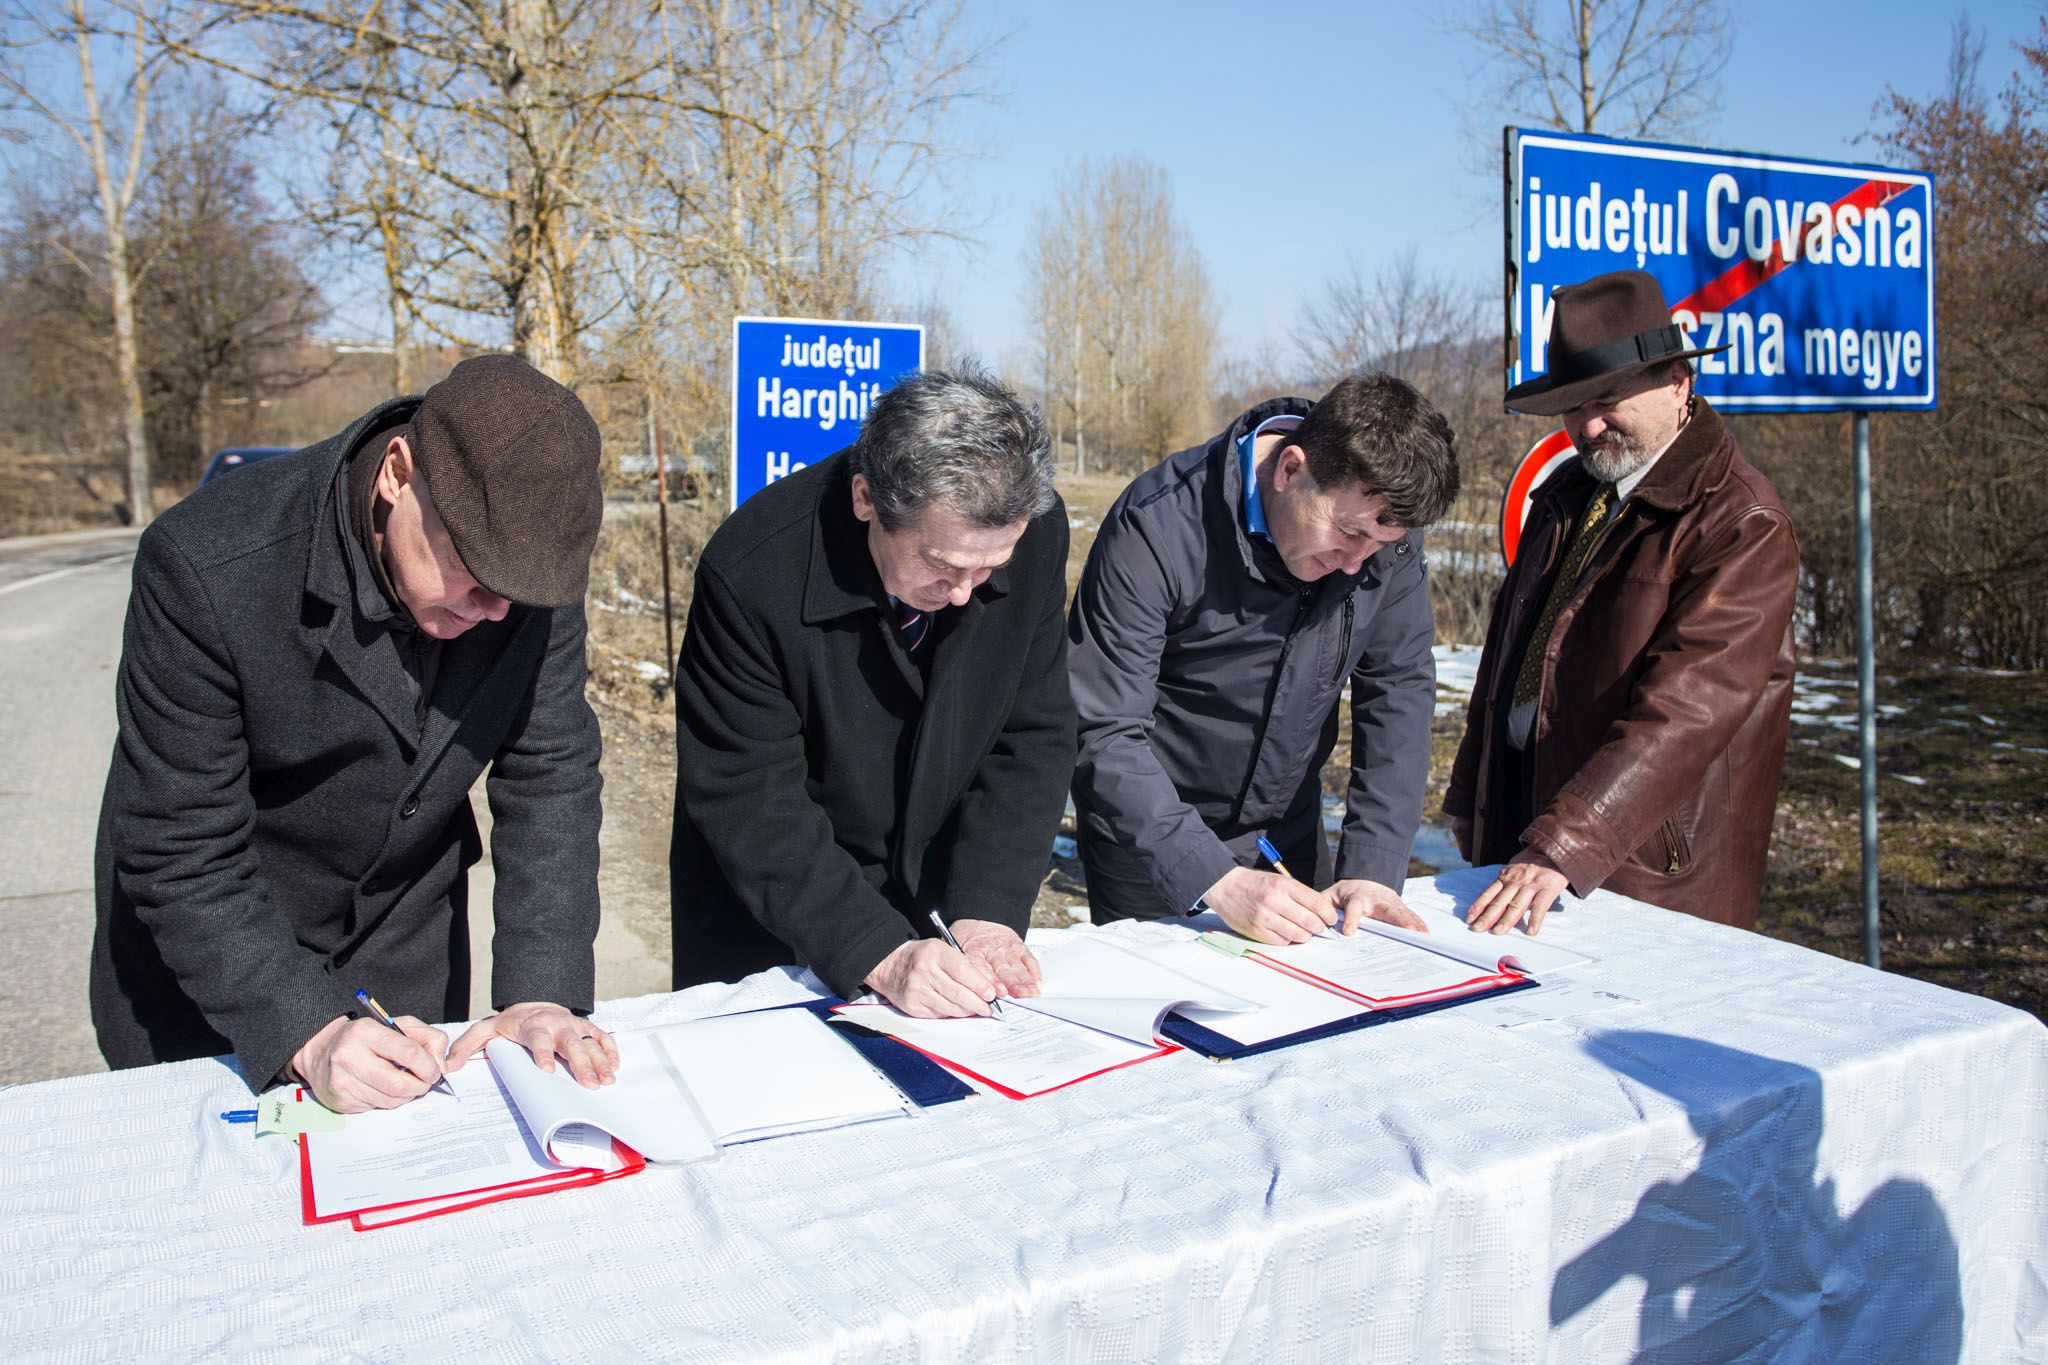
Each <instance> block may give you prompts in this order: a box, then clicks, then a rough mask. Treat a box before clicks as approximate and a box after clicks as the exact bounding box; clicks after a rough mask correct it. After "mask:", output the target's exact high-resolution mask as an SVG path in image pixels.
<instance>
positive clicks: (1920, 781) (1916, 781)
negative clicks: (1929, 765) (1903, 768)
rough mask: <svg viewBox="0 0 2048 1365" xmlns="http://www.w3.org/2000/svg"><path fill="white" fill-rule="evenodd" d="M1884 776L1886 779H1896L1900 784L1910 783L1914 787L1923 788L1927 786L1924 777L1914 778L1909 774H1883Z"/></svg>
mask: <svg viewBox="0 0 2048 1365" xmlns="http://www.w3.org/2000/svg"><path fill="white" fill-rule="evenodd" d="M1885 776H1887V777H1896V778H1898V779H1899V781H1901V782H1910V783H1912V784H1913V785H1914V786H1916V787H1924V786H1926V785H1927V779H1926V778H1924V777H1914V776H1913V775H1912V774H1911V773H1886V774H1885Z"/></svg>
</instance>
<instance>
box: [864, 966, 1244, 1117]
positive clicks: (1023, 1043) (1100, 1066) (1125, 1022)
mask: <svg viewBox="0 0 2048 1365" xmlns="http://www.w3.org/2000/svg"><path fill="white" fill-rule="evenodd" d="M1032 952H1033V953H1035V954H1036V955H1037V957H1038V965H1039V970H1040V972H1041V973H1042V974H1043V977H1044V982H1043V986H1042V989H1041V992H1040V994H1038V995H1036V996H1033V997H1031V998H1029V999H1005V1000H1004V1001H1003V1002H1002V1012H1001V1014H1000V1016H995V1017H989V1018H973V1019H913V1018H911V1017H909V1016H908V1015H905V1014H903V1013H901V1012H899V1011H898V1010H896V1009H895V1008H894V1007H893V1006H889V1005H866V1004H855V1005H842V1006H840V1007H838V1008H837V1009H836V1010H834V1011H833V1013H834V1014H835V1016H837V1017H838V1018H840V1019H843V1020H845V1021H847V1022H849V1023H854V1024H859V1025H861V1026H862V1027H864V1028H869V1029H873V1030H874V1031H875V1032H877V1033H886V1034H888V1035H889V1036H891V1037H893V1038H895V1039H897V1040H898V1041H899V1042H902V1043H904V1044H906V1045H907V1046H910V1047H913V1048H915V1049H917V1050H918V1051H919V1052H922V1053H924V1054H925V1055H926V1056H928V1057H930V1058H932V1059H933V1060H935V1061H938V1062H941V1063H944V1064H945V1065H946V1066H948V1067H951V1068H952V1069H953V1070H955V1071H957V1072H959V1073H960V1074H962V1075H964V1076H967V1077H969V1078H970V1079H973V1080H976V1081H979V1082H981V1083H982V1084H984V1085H986V1086H988V1087H989V1088H990V1089H992V1090H995V1091H996V1092H998V1093H1000V1094H1003V1095H1007V1096H1009V1097H1010V1098H1011V1099H1027V1098H1029V1097H1031V1096H1033V1095H1042V1094H1044V1093H1046V1092H1047V1091H1049V1090H1057V1089H1059V1088H1060V1087H1061V1086H1066V1085H1072V1084H1074V1083H1075V1082H1076V1081H1082V1080H1086V1079H1088V1078H1089V1077H1090V1076H1099V1075H1101V1074H1102V1073H1103V1072H1105V1071H1114V1070H1116V1069H1117V1068H1118V1067H1124V1066H1130V1065H1132V1064H1133V1063H1135V1062H1142V1061H1146V1060H1148V1059H1150V1058H1153V1057H1163V1056H1165V1055H1166V1054H1167V1053H1169V1052H1173V1051H1176V1050H1177V1048H1176V1047H1175V1046H1174V1045H1173V1044H1171V1043H1163V1042H1162V1041H1161V1040H1160V1037H1159V1029H1160V1026H1161V1021H1162V1020H1163V1019H1164V1018H1165V1016H1166V1015H1168V1014H1169V1013H1172V1012H1174V1011H1176V1010H1183V1009H1189V1008H1201V1009H1203V1010H1205V1011H1207V1012H1210V1013H1215V1014H1225V1015H1227V1014H1239V1013H1251V1012H1255V1011H1256V1010H1257V1009H1258V1008H1259V1005H1258V1002H1257V1001H1255V1000H1252V999H1250V998H1248V997H1246V996H1242V995H1238V994H1236V993H1235V992H1232V991H1230V990H1227V989H1224V988H1222V987H1219V986H1217V985H1216V984H1215V983H1214V982H1213V981H1203V980H1200V979H1197V978H1195V977H1192V976H1189V975H1187V974H1186V973H1184V972H1181V971H1179V970H1177V969H1176V968H1175V967H1173V966H1172V965H1170V964H1168V963H1164V962H1161V961H1160V960H1158V958H1157V957H1155V956H1154V955H1152V954H1150V953H1148V952H1143V951H1140V950H1138V949H1135V948H1132V947H1128V946H1125V945H1122V944H1118V943H1113V942H1111V941H1110V940H1108V939H1106V938H1101V937H1098V936H1096V935H1093V934H1087V933H1081V932H1074V933H1070V934H1066V935H1063V936H1061V937H1059V938H1055V939H1051V940H1049V941H1047V942H1044V943H1036V944H1033V945H1032Z"/></svg>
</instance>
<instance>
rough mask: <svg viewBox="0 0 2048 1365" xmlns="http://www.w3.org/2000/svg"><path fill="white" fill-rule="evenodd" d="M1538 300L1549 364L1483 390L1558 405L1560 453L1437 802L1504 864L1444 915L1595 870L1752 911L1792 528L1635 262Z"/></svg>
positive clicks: (1788, 686) (1518, 903) (1602, 881)
mask: <svg viewBox="0 0 2048 1365" xmlns="http://www.w3.org/2000/svg"><path fill="white" fill-rule="evenodd" d="M1554 302H1555V312H1554V314H1553V317H1552V323H1551V335H1550V353H1551V355H1552V356H1553V360H1552V363H1551V366H1550V368H1549V369H1548V370H1547V371H1546V372H1545V373H1543V374H1542V375H1539V376H1537V377H1536V378H1534V379H1531V380H1529V381H1528V382H1526V383H1523V384H1518V385H1516V386H1515V387H1514V388H1512V389H1509V390H1508V392H1507V395H1506V398H1505V399H1504V400H1503V401H1504V402H1505V404H1506V406H1507V407H1509V408H1511V409H1513V410H1515V411H1519V412H1528V413H1535V414H1539V415H1542V416H1549V417H1557V418H1560V419H1561V420H1562V421H1563V423H1564V427H1565V430H1566V431H1567V432H1568V433H1569V434H1570V435H1571V438H1572V444H1573V445H1574V446H1576V447H1577V449H1578V456H1579V458H1578V459H1577V460H1576V461H1574V462H1571V463H1568V464H1566V465H1565V466H1564V468H1563V469H1561V470H1560V471H1559V472H1558V473H1557V474H1555V475H1553V476H1552V477H1551V478H1550V479H1549V480H1548V481H1547V482H1545V483H1544V484H1543V485H1542V487H1540V488H1539V489H1538V490H1537V491H1536V494H1535V497H1534V500H1533V505H1532V506H1531V508H1530V511H1529V516H1528V519H1527V522H1526V529H1525V530H1524V532H1523V536H1522V541H1521V546H1520V550H1519V553H1518V554H1517V555H1516V557H1515V562H1514V565H1513V566H1512V568H1511V569H1510V571H1509V573H1508V577H1507V581H1506V582H1505V583H1503V584H1502V586H1501V588H1500V591H1499V593H1498V594H1497V595H1496V596H1495V598H1494V603H1493V615H1492V620H1491V622H1490V623H1489V625H1488V627H1487V634H1486V647H1485V651H1484V653H1483V654H1482V655H1481V658H1480V664H1479V672H1478V677H1477V680H1476V682H1475V684H1474V686H1473V689H1472V701H1471V704H1470V707H1469V709H1468V712H1467V718H1466V728H1465V737H1464V741H1463V743H1461V744H1460V745H1459V748H1458V757H1457V762H1456V764H1455V766H1454V767H1453V768H1452V771H1451V779H1450V785H1449V788H1448V790H1447V792H1446V794H1445V796H1444V812H1445V814H1447V815H1449V816H1450V817H1451V823H1452V829H1453V831H1454V832H1455V834H1456V835H1457V839H1458V847H1459V849H1460V851H1461V852H1463V853H1464V854H1465V856H1466V857H1468V858H1470V859H1471V860H1472V861H1473V862H1474V863H1477V864H1482V865H1483V864H1489V863H1504V864H1506V865H1505V866H1504V867H1503V868H1502V869H1501V872H1500V875H1499V876H1498V877H1497V878H1496V879H1495V880H1494V882H1493V883H1492V884H1491V885H1490V886H1488V887H1487V888H1486V889H1485V890H1484V891H1483V892H1481V893H1480V895H1479V896H1478V898H1477V899H1475V900H1474V902H1473V904H1472V907H1471V910H1470V912H1469V915H1468V919H1467V922H1468V923H1469V924H1470V926H1471V927H1472V928H1473V929H1476V930H1487V931H1491V932H1493V933H1503V932H1505V931H1506V930H1508V929H1509V928H1511V927H1514V926H1515V925H1517V924H1520V923H1522V922H1523V921H1524V920H1525V919H1526V921H1527V928H1528V931H1529V932H1530V933H1535V932H1536V931H1537V930H1538V929H1539V928H1540V927H1541V926H1542V923H1543V918H1544V916H1545V914H1547V913H1548V912H1549V910H1550V908H1551V907H1552V905H1553V904H1554V903H1555V902H1556V900H1557V897H1558V895H1559V893H1561V892H1563V891H1564V890H1565V889H1567V888H1569V889H1570V890H1571V891H1572V892H1573V893H1574V894H1576V895H1580V896H1583V895H1586V894H1588V893H1590V892H1592V891H1593V890H1594V889H1596V888H1598V887H1602V886H1606V887H1611V888H1612V889H1613V890H1615V891H1617V892H1619V893H1621V894H1622V895H1626V896H1632V897H1634V898H1636V899H1638V900H1643V901H1648V902H1650V903H1652V904H1654V905H1661V906H1665V907H1667V908H1669V909H1673V910H1680V911H1683V912H1685V913H1687V914H1691V915H1697V916H1699V917H1701V918H1703V919H1711V920H1717V921H1720V922H1721V923H1724V924H1734V925H1739V926H1741V927H1743V928H1753V927H1754V926H1755V924H1756V916H1757V901H1758V898H1759V896H1760V894H1761V891H1762V887H1763V875H1764V858H1765V853H1766V850H1767V848H1768V846H1769V843H1770V834H1771V815H1772V811H1773V808H1774V806H1775V804H1776V801H1777V794H1778V783H1779V778H1780V774H1781V770H1782V767H1783V763H1784V752H1785V735H1786V729H1787V726H1788V724H1789V720H1790V716H1791V706H1792V674H1793V652H1792V601H1793V592H1794V588H1795V585H1796V582H1797V578H1798V573H1799V545H1798V542H1797V540H1796V539H1795V538H1794V536H1793V532H1792V523H1791V520H1790V519H1789V518H1788V517H1787V516H1786V514H1785V508H1784V505H1783V504H1782V503H1781V502H1779V500H1778V495H1777V493H1776V491H1775V490H1774V489H1773V488H1772V487H1771V483H1770V480H1769V479H1767V478H1765V477H1764V476H1763V474H1762V473H1760V472H1759V471H1758V470H1757V469H1756V467H1755V466H1753V465H1751V464H1750V463H1749V462H1748V461H1747V460H1745V459H1743V458H1742V456H1741V455H1740V454H1739V453H1737V451H1736V448H1735V441H1734V438H1733V437H1732V436H1730V435H1729V433H1728V430H1727V428H1726V427H1725V426H1724V425H1723V424H1722V421H1721V418H1720V415H1719V414H1718V413H1716V412H1715V411H1714V409H1713V408H1712V407H1711V406H1709V405H1708V404H1707V403H1705V402H1703V401H1702V400H1701V399H1700V397H1699V395H1698V394H1697V393H1696V392H1694V388H1693V382H1694V381H1693V371H1692V366H1691V364H1690V361H1691V359H1692V358H1693V357H1694V356H1699V355H1706V354H1710V353H1711V351H1710V350H1709V349H1704V348H1688V347H1687V346H1686V339H1685V336H1684V333H1683V332H1682V331H1681V330H1680V329H1679V328H1678V327H1676V326H1674V325H1673V324H1672V322H1671V310H1670V308H1669V307H1668V306H1667V305H1666V304H1665V301H1664V295H1663V291H1662V290H1661V289H1659V288H1658V285H1657V282H1656V280H1655V279H1653V278H1652V277H1651V276H1650V275H1648V274H1646V273H1645V272H1643V271H1640V270H1624V271H1617V272H1615V273H1613V274H1608V275H1600V276H1597V277H1595V278H1593V279H1590V280H1587V281H1586V282H1584V283H1583V284H1578V285H1571V286H1567V287H1565V288H1562V289H1559V290H1558V291H1557V292H1556V294H1555V295H1554ZM1725 349H1727V348H1726V347H1716V348H1712V350H1725Z"/></svg>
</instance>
